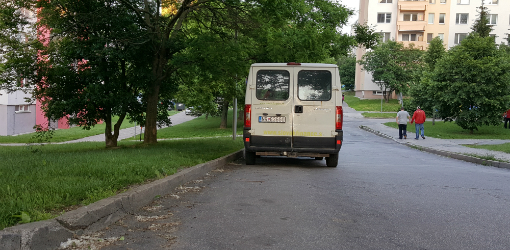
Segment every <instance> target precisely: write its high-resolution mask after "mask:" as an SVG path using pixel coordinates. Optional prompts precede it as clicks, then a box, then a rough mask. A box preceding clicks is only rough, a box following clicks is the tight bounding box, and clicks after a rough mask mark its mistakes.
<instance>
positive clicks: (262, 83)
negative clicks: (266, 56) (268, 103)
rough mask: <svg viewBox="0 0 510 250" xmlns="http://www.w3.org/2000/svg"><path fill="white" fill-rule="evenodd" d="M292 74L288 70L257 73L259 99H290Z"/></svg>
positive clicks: (260, 71)
mask: <svg viewBox="0 0 510 250" xmlns="http://www.w3.org/2000/svg"><path fill="white" fill-rule="evenodd" d="M289 84H290V74H289V72H288V71H286V70H259V71H258V72H257V86H256V88H257V99H259V100H276V101H278V100H287V99H289Z"/></svg>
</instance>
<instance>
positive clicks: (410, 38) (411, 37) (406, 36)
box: [402, 34, 418, 42]
mask: <svg viewBox="0 0 510 250" xmlns="http://www.w3.org/2000/svg"><path fill="white" fill-rule="evenodd" d="M417 37H418V36H417V35H416V34H402V41H403V42H409V41H411V42H415V41H418V40H417Z"/></svg>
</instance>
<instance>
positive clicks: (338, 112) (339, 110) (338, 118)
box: [335, 106, 344, 130]
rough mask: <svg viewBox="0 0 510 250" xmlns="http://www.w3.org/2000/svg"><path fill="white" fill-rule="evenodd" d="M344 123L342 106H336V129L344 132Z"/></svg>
mask: <svg viewBox="0 0 510 250" xmlns="http://www.w3.org/2000/svg"><path fill="white" fill-rule="evenodd" d="M343 121H344V110H343V108H342V106H336V115H335V129H336V130H342V123H343Z"/></svg>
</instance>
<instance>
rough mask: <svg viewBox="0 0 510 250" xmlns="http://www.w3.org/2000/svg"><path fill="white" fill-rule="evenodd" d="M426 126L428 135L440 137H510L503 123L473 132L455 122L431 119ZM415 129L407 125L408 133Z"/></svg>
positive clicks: (391, 124)
mask: <svg viewBox="0 0 510 250" xmlns="http://www.w3.org/2000/svg"><path fill="white" fill-rule="evenodd" d="M384 125H386V126H388V127H392V128H397V129H398V125H397V123H396V122H387V123H384ZM424 126H425V136H426V137H433V138H439V139H510V129H504V128H503V125H501V126H483V127H480V128H478V130H475V131H474V132H473V134H470V133H469V130H464V129H462V128H461V127H459V126H458V125H456V124H455V123H453V122H444V121H436V123H435V125H432V122H431V121H427V122H425V124H424ZM415 131H416V130H415V128H414V124H408V125H407V132H408V133H415ZM495 146H497V145H495Z"/></svg>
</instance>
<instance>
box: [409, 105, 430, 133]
mask: <svg viewBox="0 0 510 250" xmlns="http://www.w3.org/2000/svg"><path fill="white" fill-rule="evenodd" d="M426 118H427V117H426V116H425V111H423V110H421V109H420V106H418V107H416V111H414V114H413V118H411V124H413V122H414V121H415V122H416V123H415V124H414V127H415V129H416V138H414V139H416V140H418V139H419V135H420V130H421V138H423V139H425V128H424V127H423V123H425V119H426Z"/></svg>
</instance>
